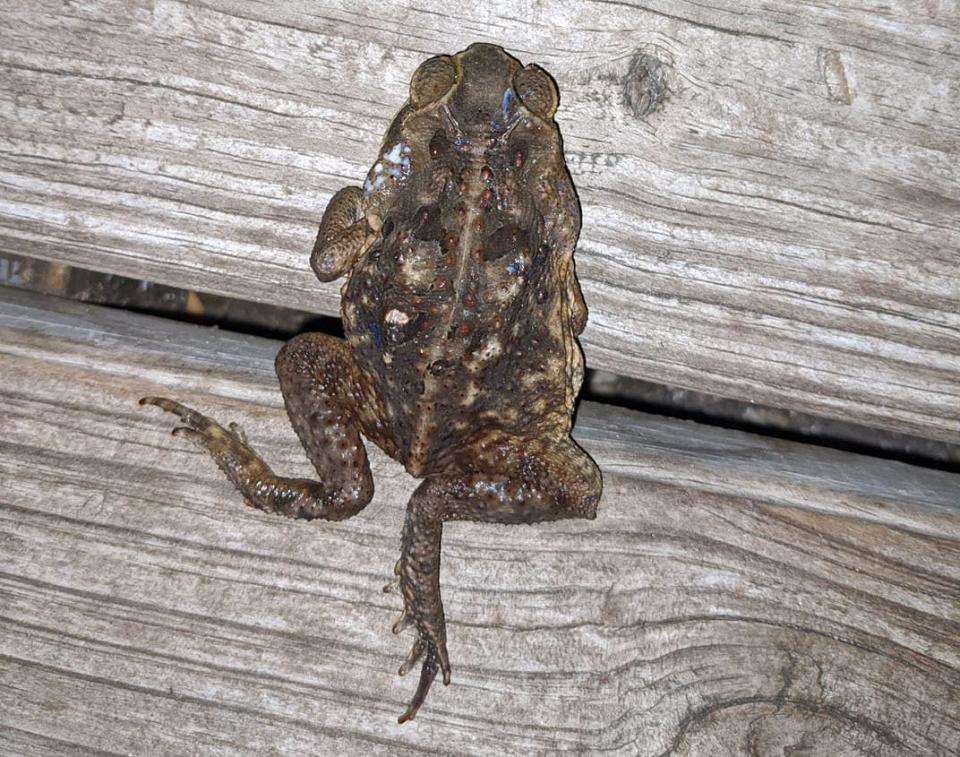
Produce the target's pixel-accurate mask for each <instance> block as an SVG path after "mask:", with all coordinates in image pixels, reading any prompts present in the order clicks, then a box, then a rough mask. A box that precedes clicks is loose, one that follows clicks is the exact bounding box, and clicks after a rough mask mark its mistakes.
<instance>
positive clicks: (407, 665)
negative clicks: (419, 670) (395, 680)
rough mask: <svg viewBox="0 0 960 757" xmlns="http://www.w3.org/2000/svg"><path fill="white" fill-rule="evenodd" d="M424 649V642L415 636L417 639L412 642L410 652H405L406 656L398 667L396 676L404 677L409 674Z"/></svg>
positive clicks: (425, 646) (418, 636)
mask: <svg viewBox="0 0 960 757" xmlns="http://www.w3.org/2000/svg"><path fill="white" fill-rule="evenodd" d="M426 648H427V644H426V642H424V640H423V639H422V638H420V635H419V634H417V639H416V641H414V642H413V646H412V647H410V651H409V652H407V656H406V658H405V659H404V661H403V663H402V664H401V665H400V670H398V671H397V675H400V676H405V675H406V674H407V673H409V672H410V669H411V668H412V667H413V666H414V665H416V664H417V660H419V659H420V656H421V655H422V654H423V651H424V650H425V649H426Z"/></svg>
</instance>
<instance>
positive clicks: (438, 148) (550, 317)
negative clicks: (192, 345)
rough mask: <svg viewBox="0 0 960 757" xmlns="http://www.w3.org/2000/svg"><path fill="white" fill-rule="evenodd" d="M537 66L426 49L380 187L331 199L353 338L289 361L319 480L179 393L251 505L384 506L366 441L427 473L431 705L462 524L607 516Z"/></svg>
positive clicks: (564, 219)
mask: <svg viewBox="0 0 960 757" xmlns="http://www.w3.org/2000/svg"><path fill="white" fill-rule="evenodd" d="M557 103H558V93H557V88H556V85H555V84H554V81H553V79H551V78H550V76H549V75H548V74H547V73H546V72H545V71H544V70H543V69H542V68H540V67H538V66H536V65H526V66H524V65H522V64H521V63H520V62H519V61H518V60H517V59H515V58H513V57H512V56H510V55H509V54H507V53H506V52H505V51H504V50H503V49H501V48H499V47H496V46H493V45H488V44H474V45H471V46H470V47H468V48H467V49H466V50H463V51H462V52H459V53H457V54H455V55H439V56H436V57H434V58H430V59H429V60H427V61H425V62H424V63H423V64H421V65H420V67H419V68H418V69H417V70H416V72H415V73H414V75H413V78H412V80H411V82H410V93H409V98H408V100H407V102H406V103H405V104H404V105H403V107H402V108H401V109H400V111H399V113H398V114H397V116H396V117H395V118H394V120H393V122H392V124H391V125H390V128H389V130H388V131H387V134H386V138H385V139H384V141H383V146H382V148H381V151H380V155H379V157H378V158H377V160H376V161H375V163H374V165H373V167H372V168H371V169H370V172H369V173H368V174H367V177H366V180H365V181H364V182H363V185H362V186H350V187H346V188H344V189H341V190H340V191H339V192H337V193H336V194H335V195H334V196H333V198H332V199H331V200H330V203H329V205H328V206H327V209H326V211H325V212H324V214H323V218H322V220H321V222H320V230H319V234H318V236H317V240H316V244H315V245H314V247H313V253H312V255H311V259H310V262H311V266H312V267H313V270H314V272H315V273H316V275H317V277H318V278H319V279H320V280H321V281H331V280H333V279H336V278H338V277H340V276H346V277H347V278H346V282H345V284H344V285H343V288H342V290H341V292H342V314H343V327H344V334H345V338H344V339H339V338H335V337H332V336H328V335H326V334H318V333H308V334H302V335H300V336H297V337H296V338H294V339H292V340H291V341H290V342H288V343H287V344H286V345H285V346H284V347H283V348H282V349H281V350H280V352H279V354H278V355H277V359H276V371H277V376H278V378H279V382H280V390H281V392H282V394H283V399H284V403H285V405H286V410H287V414H288V415H289V417H290V422H291V423H292V425H293V427H294V429H295V430H296V432H297V435H298V436H299V438H300V441H301V442H302V444H303V447H304V449H305V450H306V453H307V456H308V457H309V459H310V461H311V462H312V463H313V465H314V467H315V468H316V470H317V474H318V480H316V481H314V480H307V479H294V478H285V477H282V476H278V475H276V474H275V473H274V472H273V470H272V469H271V468H270V467H269V466H268V465H267V464H266V463H265V462H264V461H263V460H262V459H261V458H260V456H259V455H258V454H257V453H256V452H255V451H254V449H253V448H252V447H251V446H250V445H249V444H248V442H247V440H246V438H245V436H244V435H243V433H242V432H241V431H240V429H239V428H238V427H236V426H235V425H234V424H230V425H229V426H227V427H223V426H221V425H219V424H218V423H216V422H214V421H213V420H211V419H210V418H207V417H206V416H204V415H202V414H200V413H198V412H196V411H195V410H193V409H191V408H188V407H186V406H184V405H182V404H180V403H178V402H176V401H174V400H171V399H166V398H161V397H145V398H143V399H142V400H141V404H150V405H156V406H157V407H160V408H162V409H163V410H166V411H169V412H171V413H173V414H174V415H176V416H178V418H179V422H180V425H178V426H177V428H176V429H175V430H174V433H175V434H176V435H178V436H183V437H185V438H187V439H189V440H190V441H192V442H195V443H196V444H198V445H200V446H201V447H203V448H205V449H206V450H207V451H208V452H209V453H210V455H211V457H212V458H213V459H214V461H215V462H216V463H217V465H218V466H219V467H220V468H221V469H222V470H223V472H224V473H225V474H226V476H227V478H229V480H230V481H232V482H233V484H234V485H235V486H236V487H237V489H239V491H240V493H241V495H242V496H243V499H244V500H245V501H246V503H247V504H248V505H250V506H253V507H256V508H259V509H261V510H264V511H267V512H271V513H277V514H280V515H285V516H287V517H291V518H302V519H304V520H312V519H315V518H316V519H323V520H342V519H345V518H349V517H351V516H353V515H355V514H356V513H358V512H359V511H360V510H362V509H363V507H364V506H365V505H366V504H367V503H368V502H369V501H370V499H371V497H372V496H373V479H372V477H371V473H370V465H369V463H368V461H367V453H366V450H365V448H364V443H363V440H362V438H361V437H365V438H366V439H367V440H369V441H371V442H373V443H374V444H376V445H377V446H378V447H380V448H381V449H382V450H384V451H385V452H386V453H387V454H388V455H390V456H391V457H392V458H394V459H395V460H398V461H399V462H400V463H402V464H403V465H404V466H405V468H406V469H407V471H409V473H411V474H412V475H413V476H417V477H420V478H422V479H423V481H422V482H421V483H420V485H419V486H418V488H417V489H416V491H415V492H414V494H413V496H412V497H411V499H410V501H409V503H408V504H407V512H406V520H405V523H404V526H403V533H402V537H401V549H400V559H399V561H398V562H397V565H396V568H395V573H396V576H397V578H396V581H395V582H394V586H395V588H397V589H399V593H400V595H401V597H402V600H403V612H402V615H401V617H400V620H399V621H398V622H397V623H396V624H395V626H394V631H395V632H399V631H400V630H402V629H403V628H406V627H408V626H412V627H413V630H414V640H413V645H412V648H411V649H410V653H409V654H408V655H407V657H406V659H405V660H404V662H403V664H402V665H401V667H400V674H401V675H403V674H404V673H406V672H407V671H408V670H410V669H411V668H412V667H413V666H414V665H416V664H417V662H421V661H422V662H421V666H420V679H419V684H418V686H417V689H416V692H415V694H414V696H413V698H412V700H411V702H410V704H409V706H408V707H407V709H406V711H405V712H404V713H403V714H402V715H401V716H400V722H401V723H402V722H404V721H407V720H410V719H411V718H413V717H414V716H415V715H416V713H417V711H418V709H419V708H420V706H421V705H422V704H423V702H424V699H425V698H426V696H427V693H428V691H429V690H430V686H431V684H432V683H433V681H434V679H435V677H436V675H437V673H438V672H439V673H440V674H441V675H442V678H443V682H444V684H448V683H449V682H450V671H451V666H450V660H449V657H448V654H447V627H446V623H445V618H444V612H443V604H442V602H441V598H440V542H441V534H442V531H443V524H444V523H445V522H446V521H450V520H471V521H482V522H486V523H537V522H541V521H550V520H558V519H561V518H594V517H595V516H596V510H597V502H598V500H599V498H600V490H601V479H600V472H599V470H598V469H597V466H596V465H595V464H594V462H593V461H592V460H591V459H590V457H588V456H587V454H586V453H585V452H584V451H583V450H582V449H581V448H580V447H578V446H577V444H576V443H574V442H573V440H572V439H571V438H570V426H571V416H572V412H573V406H574V399H575V397H576V395H577V392H578V390H579V388H580V384H581V381H582V379H583V358H582V355H581V352H580V348H579V345H578V344H577V335H579V334H580V332H581V331H582V330H583V328H584V324H585V322H586V312H587V311H586V307H585V305H584V301H583V296H582V294H581V292H580V287H579V285H578V283H577V278H576V276H575V273H574V265H573V251H574V246H575V245H576V241H577V236H578V234H579V231H580V209H579V204H578V202H577V198H576V195H575V193H574V189H573V183H572V181H571V179H570V174H569V172H568V171H567V167H566V163H565V162H564V158H563V151H562V148H561V141H560V133H559V131H558V129H557V125H556V123H555V122H554V120H553V116H554V112H555V111H556V108H557Z"/></svg>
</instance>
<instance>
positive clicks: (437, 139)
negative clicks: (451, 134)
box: [430, 131, 450, 160]
mask: <svg viewBox="0 0 960 757" xmlns="http://www.w3.org/2000/svg"><path fill="white" fill-rule="evenodd" d="M449 153H450V140H449V139H447V135H446V134H444V133H443V132H442V131H438V132H437V133H436V134H434V135H433V138H432V139H431V140H430V157H431V158H433V159H434V160H440V159H442V158H444V157H446V156H447V155H449Z"/></svg>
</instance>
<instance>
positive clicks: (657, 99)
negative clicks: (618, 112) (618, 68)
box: [623, 50, 670, 118]
mask: <svg viewBox="0 0 960 757" xmlns="http://www.w3.org/2000/svg"><path fill="white" fill-rule="evenodd" d="M668 69H669V64H667V63H664V62H663V61H662V60H660V59H659V58H657V57H656V56H655V55H651V54H650V53H646V52H642V51H640V50H638V51H637V52H636V54H635V55H634V56H633V60H632V61H631V62H630V69H629V70H628V71H627V77H626V80H625V81H624V87H623V101H624V103H625V104H626V106H627V107H628V108H629V109H630V111H631V112H632V113H633V115H634V116H636V117H637V118H646V117H647V116H649V115H650V114H651V113H655V112H656V111H657V110H659V109H660V106H661V105H662V104H663V101H664V100H665V99H666V97H667V94H668V93H669V91H670V87H669V85H668V83H667V71H668Z"/></svg>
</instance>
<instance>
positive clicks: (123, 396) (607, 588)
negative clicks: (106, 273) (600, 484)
mask: <svg viewBox="0 0 960 757" xmlns="http://www.w3.org/2000/svg"><path fill="white" fill-rule="evenodd" d="M277 346H278V345H277V344H275V343H272V342H268V341H265V340H260V339H254V338H249V337H241V336H237V335H233V334H229V333H223V332H219V331H216V330H208V329H200V328H197V327H191V326H186V325H183V324H176V323H171V322H169V321H163V320H157V319H152V318H147V317H143V316H135V315H133V314H130V313H124V312H119V311H110V310H104V309H98V308H94V307H87V306H81V305H78V304H76V303H69V302H63V301H55V300H45V299H43V298H39V297H37V296H36V295H30V294H28V293H25V292H19V291H15V290H2V289H0V401H2V406H3V408H4V414H3V422H2V424H0V450H2V452H0V626H2V630H0V660H2V662H0V752H4V753H25V752H28V753H35V754H62V753H69V752H71V751H84V752H86V751H88V750H89V751H100V752H103V753H135V754H143V753H151V754H183V753H198V752H199V753H207V754H226V753H231V754H263V753H284V754H348V755H352V754H357V755H360V754H363V755H367V754H421V753H437V754H440V753H443V754H448V753H459V754H488V753H494V752H495V753H499V754H521V753H522V754H530V753H535V754H541V753H548V752H549V753H557V752H576V753H599V752H604V753H613V754H640V755H668V754H669V755H701V754H762V755H788V754H793V755H796V754H811V755H813V754H831V755H861V754H862V755H891V756H892V755H896V756H897V757H900V756H901V755H951V754H955V753H956V752H957V750H958V749H960V717H958V712H960V696H958V693H957V692H958V691H960V567H958V566H960V508H958V504H960V476H957V475H952V474H948V473H944V472H939V471H931V470H924V469H919V468H915V467H911V466H907V465H903V464H899V463H890V462H886V461H878V460H873V459H870V458H862V457H858V456H855V455H851V454H846V453H840V452H836V451H830V450H823V449H816V448H811V447H805V446H802V445H797V444H793V443H785V442H777V441H770V440H766V439H763V438H761V437H755V436H751V435H748V434H742V433H736V432H729V431H723V430H717V429H710V428H706V427H701V426H698V425H696V424H692V423H685V422H677V421H669V420H664V419H658V418H654V417H650V416H643V415H640V414H637V413H630V412H625V411H620V410H617V409H615V408H603V407H601V406H596V405H592V406H591V405H584V406H583V407H582V408H581V409H580V412H579V416H578V422H577V427H576V433H577V437H578V439H580V441H581V442H582V443H583V444H584V446H585V447H586V448H587V449H588V450H589V451H590V452H591V454H592V455H594V456H595V458H596V459H597V460H598V462H599V463H600V465H601V467H602V469H603V472H604V478H605V494H604V499H603V501H602V503H601V512H600V515H599V517H598V519H597V520H596V521H594V522H592V523H587V522H567V523H558V524H551V525H547V526H545V527H536V528H534V527H508V526H482V525H477V524H454V525H451V526H450V527H449V528H448V529H447V532H446V533H445V544H444V566H443V585H444V592H445V603H446V606H447V614H448V619H449V623H450V637H451V642H450V651H451V655H452V659H453V664H454V681H453V684H452V685H451V686H450V687H449V688H446V689H445V688H443V687H440V688H439V689H438V690H437V691H436V692H435V693H434V694H433V695H432V696H431V698H430V700H429V701H428V703H427V706H426V707H425V708H424V709H423V710H422V711H421V713H420V715H418V717H417V719H416V721H414V722H413V723H412V724H408V725H406V726H403V727H401V726H398V725H397V724H396V720H395V719H396V716H397V715H398V714H399V712H400V711H401V710H402V709H403V706H404V705H405V702H406V698H407V697H408V696H409V694H410V691H411V688H412V686H413V685H414V682H413V681H412V680H409V679H398V678H397V677H396V676H395V670H396V667H397V665H398V664H399V661H400V659H401V657H402V655H403V654H404V652H405V646H406V644H407V639H405V638H403V639H398V638H396V637H393V636H392V635H391V634H390V633H389V631H388V628H389V626H390V623H391V622H392V620H393V618H394V616H395V615H396V612H397V610H398V607H397V606H396V604H397V603H396V597H394V596H392V595H385V594H383V593H382V592H381V590H380V587H381V586H382V585H383V584H384V583H385V582H386V580H387V579H388V578H389V576H390V572H391V568H392V565H393V562H394V560H395V559H396V555H397V550H398V546H399V534H400V526H401V522H402V517H403V510H404V504H405V502H406V499H407V497H408V496H409V494H410V493H411V491H412V489H413V487H414V485H415V481H414V480H413V479H411V478H409V477H408V476H407V475H406V474H405V473H404V472H403V471H402V469H401V468H400V467H399V466H397V465H396V464H395V463H393V462H392V461H389V460H386V459H385V458H384V456H383V455H382V454H379V453H378V452H377V451H376V450H373V454H372V455H371V459H372V463H373V468H374V473H375V477H376V481H377V486H378V490H377V495H376V496H375V498H374V500H373V502H372V503H371V504H370V505H369V506H368V507H367V509H366V510H364V511H363V512H362V513H361V514H360V515H359V516H357V517H355V518H353V519H351V520H349V521H346V522H344V523H339V524H334V523H319V522H315V523H312V524H306V523H303V522H290V521H286V520H284V519H281V518H277V517H271V516H267V515H265V514H263V513H260V512H257V511H253V510H251V509H249V508H244V507H242V506H241V505H240V503H239V501H238V498H237V496H236V495H235V493H234V492H233V491H232V490H231V488H230V487H229V485H228V484H227V483H226V482H225V481H224V480H222V478H221V476H220V474H219V472H218V471H217V470H216V469H215V467H214V466H213V465H212V464H211V463H210V462H209V461H208V460H207V459H206V458H205V457H204V456H203V455H202V454H200V453H199V452H198V451H197V450H195V449H193V448H192V447H190V446H188V445H185V444H182V443H180V442H178V441H177V440H175V439H173V438H172V437H170V435H169V428H170V423H169V421H168V420H167V419H166V418H163V417H160V416H159V415H158V414H155V413H152V412H150V411H149V410H147V409H144V408H140V407H138V406H137V405H136V398H137V397H139V396H141V395H143V394H148V393H157V392H160V391H163V392H165V393H171V394H173V395H175V396H177V397H179V398H181V399H183V400H185V401H189V402H191V403H193V404H195V405H197V406H198V407H201V408H203V409H205V410H208V411H210V412H211V413H213V414H214V415H215V416H216V417H218V418H220V419H222V420H228V419H233V420H237V421H239V422H240V423H241V424H242V425H243V426H244V427H245V429H246V431H247V433H248V435H249V436H250V437H251V441H252V442H253V443H254V444H255V445H256V446H257V447H258V448H259V449H260V450H261V451H262V452H263V453H264V455H265V456H266V457H267V459H268V460H270V461H271V462H273V463H274V464H275V465H276V467H277V468H278V469H279V470H281V471H285V472H290V473H293V474H297V475H301V474H302V475H309V474H310V470H309V466H308V464H307V463H306V462H305V461H304V460H303V456H302V453H301V452H300V450H299V448H298V444H297V441H296V438H295V436H294V434H293V432H292V431H291V429H290V428H289V427H288V425H287V423H286V420H285V418H284V417H283V411H282V408H281V403H280V397H279V392H278V391H277V389H276V385H275V381H274V379H273V378H272V376H271V362H272V356H273V354H274V353H275V351H276V349H277Z"/></svg>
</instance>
